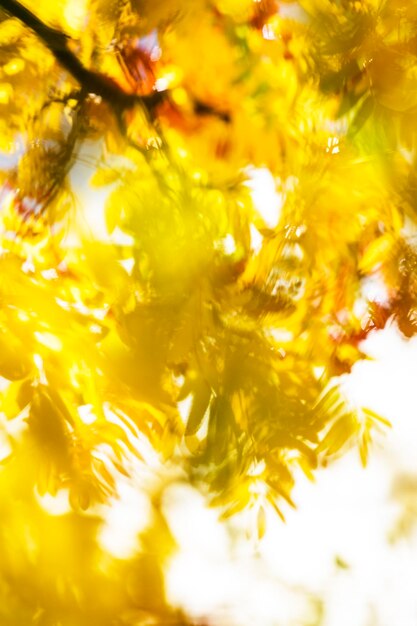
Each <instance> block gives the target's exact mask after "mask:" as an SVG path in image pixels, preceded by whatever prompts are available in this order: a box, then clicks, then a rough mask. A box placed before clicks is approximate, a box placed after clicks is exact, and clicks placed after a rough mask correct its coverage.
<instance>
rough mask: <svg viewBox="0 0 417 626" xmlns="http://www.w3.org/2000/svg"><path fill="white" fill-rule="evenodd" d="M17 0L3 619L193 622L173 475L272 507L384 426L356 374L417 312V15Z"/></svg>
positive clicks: (232, 4)
mask: <svg viewBox="0 0 417 626" xmlns="http://www.w3.org/2000/svg"><path fill="white" fill-rule="evenodd" d="M0 11H1V12H0V72H1V75H0V142H1V143H0V145H1V155H0V165H1V171H0V177H1V178H0V182H1V196H0V197H1V216H0V229H1V235H0V237H1V239H0V243H1V256H0V272H1V280H0V303H1V308H0V375H1V399H0V403H1V405H0V408H1V420H2V429H1V440H2V458H3V465H2V467H1V471H0V484H1V487H0V489H1V494H2V496H1V504H0V509H1V511H0V513H1V519H2V524H1V527H0V545H1V554H2V558H1V563H0V572H1V576H0V598H1V602H0V616H1V621H2V624H5V625H13V626H14V625H16V626H17V625H19V626H20V625H21V624H23V623H30V622H31V620H33V621H34V623H35V624H39V625H42V626H43V625H45V626H46V625H50V626H55V625H56V626H57V625H58V624H61V625H65V626H73V625H74V626H75V625H77V626H82V625H84V624H85V625H86V626H87V625H89V626H90V625H94V624H97V625H98V626H106V625H109V626H110V625H112V626H114V625H116V624H117V625H126V626H128V625H131V624H142V623H149V621H146V620H149V616H151V617H152V619H154V622H153V623H163V622H164V621H167V620H168V619H177V620H178V623H180V620H182V619H183V620H185V618H184V617H181V616H178V615H177V616H176V617H173V612H172V609H170V608H169V607H168V606H167V603H166V601H165V599H164V582H163V564H164V562H165V559H166V558H167V557H168V555H169V553H170V550H172V549H173V545H172V537H171V536H170V532H169V528H168V526H167V524H166V522H165V520H164V514H163V505H162V502H163V490H164V485H165V484H166V483H167V481H168V482H169V480H177V479H178V480H186V481H188V482H189V483H190V484H192V485H195V486H196V487H197V488H199V489H201V490H202V491H203V493H205V494H206V495H207V497H208V498H209V499H210V501H211V503H212V504H213V505H215V506H217V507H218V510H219V513H221V514H222V515H224V516H228V515H231V514H233V513H235V512H237V511H239V510H241V509H243V508H245V507H253V508H254V509H255V510H258V511H259V515H258V519H259V520H260V526H262V511H263V510H264V507H267V506H272V507H274V508H275V509H276V511H277V513H278V514H280V515H282V504H283V503H284V502H285V501H286V502H287V503H289V504H292V499H291V490H292V487H293V482H294V470H295V468H297V467H298V468H301V469H302V470H303V471H304V472H305V473H306V474H307V475H308V476H311V475H312V473H313V472H314V470H315V468H316V467H317V466H318V465H325V464H326V462H327V460H328V459H329V458H332V457H333V456H335V455H338V454H339V453H340V452H342V451H343V450H345V449H347V448H348V447H350V446H351V445H352V444H355V445H357V446H358V448H359V452H360V457H361V459H362V462H363V464H365V463H366V459H367V455H368V446H369V443H370V441H371V438H372V436H373V434H374V432H375V431H376V430H378V429H380V428H381V427H382V426H383V425H384V424H385V421H384V419H383V418H381V417H379V416H377V415H375V414H374V413H372V412H371V411H370V410H368V409H367V408H366V407H352V406H350V405H349V404H348V403H347V401H346V399H345V398H344V396H343V393H342V390H341V389H340V385H339V380H340V379H339V378H338V377H339V376H340V375H341V374H344V373H347V372H349V371H350V369H351V367H352V366H353V364H354V363H355V362H357V361H358V360H359V359H361V358H363V354H362V352H361V347H360V346H361V342H362V341H363V340H364V339H365V338H366V336H367V334H368V333H369V332H370V331H373V330H375V329H380V328H383V327H384V325H385V324H386V323H387V321H388V320H390V321H392V320H395V322H396V323H397V324H398V326H399V328H400V329H401V331H402V332H403V334H404V335H405V336H407V337H410V336H411V335H413V334H414V333H415V332H416V330H417V315H416V311H417V308H416V306H417V300H416V298H417V275H416V269H417V255H416V250H415V246H414V233H415V224H416V217H415V216H416V202H415V186H416V166H415V156H416V155H415V140H416V131H415V128H416V124H415V121H416V118H415V116H416V115H417V88H416V84H415V83H416V80H417V79H416V71H415V68H416V55H417V9H416V6H415V3H414V2H412V1H411V0H410V1H407V0H391V1H389V2H387V1H385V0H361V1H357V0H356V1H353V0H337V1H331V0H300V2H299V3H289V4H288V3H284V2H278V1H275V0H195V1H194V2H188V1H186V0H153V1H152V2H151V1H150V0H126V1H125V0H123V1H122V0H56V2H50V1H49V0H38V2H34V1H33V0H28V1H27V2H25V3H20V2H17V1H16V0H0ZM77 168H78V169H77ZM80 168H81V169H82V171H83V172H84V173H85V172H86V171H87V172H88V175H89V176H90V178H91V181H90V182H91V191H90V192H89V193H87V194H86V193H84V194H83V195H82V196H81V195H80V193H79V191H80V183H78V182H77V174H76V172H78V173H79V172H80V171H81V169H80ZM265 185H269V186H270V187H271V186H272V192H271V194H270V197H269V199H268V206H269V205H270V208H271V210H270V211H269V213H267V212H266V211H265V210H264V208H265V207H264V204H265V203H266V199H265V198H266V187H265ZM94 189H95V190H96V192H94ZM97 190H100V197H103V196H105V198H106V199H105V207H104V217H105V225H106V230H107V232H106V234H105V236H103V234H100V235H99V233H98V229H97V228H94V225H93V226H92V222H91V219H90V214H91V213H92V212H93V211H95V210H96V209H95V207H94V206H93V205H94V203H95V202H96V199H95V198H96V195H95V193H96V194H97ZM262 194H263V196H262ZM259 198H260V199H259ZM184 406H185V407H186V410H185V409H184ZM150 475H152V476H153V479H152V480H151V479H149V476H150ZM155 477H157V478H155ZM133 478H134V479H135V481H136V482H135V484H137V485H139V483H140V484H143V486H144V488H146V489H148V490H149V493H151V494H152V495H151V496H150V497H151V509H152V515H151V518H150V520H151V521H150V523H149V526H148V527H147V529H146V530H145V531H144V533H143V535H142V536H141V540H142V548H143V549H142V550H139V551H138V552H137V553H135V554H133V555H132V556H131V558H130V559H126V560H117V559H115V560H111V558H110V557H109V556H106V555H105V554H104V552H103V551H102V550H100V548H99V546H98V544H97V542H96V534H97V532H98V528H99V527H100V524H102V522H103V519H105V516H106V511H108V508H109V507H111V505H112V502H114V500H115V498H117V495H118V489H119V486H120V484H121V483H122V482H123V481H126V480H133ZM148 479H149V480H148ZM141 481H142V482H141ZM138 488H139V487H138ZM44 494H52V495H53V496H57V495H59V494H61V495H62V494H67V495H68V498H69V503H70V507H71V510H70V511H68V512H67V514H66V515H64V516H62V517H53V516H50V515H48V513H47V512H45V510H44V509H43V508H42V502H41V499H42V497H43V496H44ZM261 530H262V529H260V531H261ZM150 555H153V556H150ZM126 581H127V582H126ZM158 620H159V621H158ZM184 623H185V621H184Z"/></svg>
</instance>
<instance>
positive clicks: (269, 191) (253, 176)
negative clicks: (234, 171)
mask: <svg viewBox="0 0 417 626" xmlns="http://www.w3.org/2000/svg"><path fill="white" fill-rule="evenodd" d="M246 173H247V174H248V176H249V180H248V181H247V182H246V185H247V186H248V187H249V189H250V190H251V196H252V200H253V203H254V206H255V209H256V211H257V212H258V213H259V215H260V216H261V217H262V219H263V220H264V222H265V224H266V226H267V227H268V228H275V227H276V226H277V225H278V222H279V218H280V216H281V211H282V207H283V204H284V195H283V193H282V192H280V191H278V189H277V185H276V182H275V179H274V177H273V176H272V174H271V172H270V171H269V170H268V169H267V168H266V167H262V168H255V167H250V168H247V170H246Z"/></svg>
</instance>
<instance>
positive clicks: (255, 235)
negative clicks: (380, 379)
mask: <svg viewBox="0 0 417 626" xmlns="http://www.w3.org/2000/svg"><path fill="white" fill-rule="evenodd" d="M263 240H264V238H263V237H262V235H261V233H260V232H259V230H258V229H257V228H256V226H254V224H251V225H250V247H251V250H252V251H253V252H254V253H255V254H257V253H258V252H259V250H260V249H261V248H262V243H263Z"/></svg>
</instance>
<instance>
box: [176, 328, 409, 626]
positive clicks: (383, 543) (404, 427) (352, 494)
mask: <svg viewBox="0 0 417 626" xmlns="http://www.w3.org/2000/svg"><path fill="white" fill-rule="evenodd" d="M365 349H366V352H367V353H369V354H370V355H372V356H373V357H375V360H373V361H371V360H369V361H365V362H361V363H359V364H357V365H356V366H355V367H354V370H353V373H352V375H351V376H350V377H349V379H347V380H346V388H347V389H349V391H350V392H351V396H352V397H353V398H354V399H357V400H361V401H362V402H364V403H365V404H366V405H367V406H368V407H369V408H372V409H374V410H376V411H380V412H381V413H382V414H384V415H385V416H386V417H387V418H388V419H390V420H391V421H392V423H393V428H392V430H391V431H389V432H388V433H387V434H386V436H385V437H381V438H380V439H379V441H378V442H377V443H376V445H375V446H374V447H373V448H372V451H371V459H370V463H369V466H368V467H367V468H366V469H365V470H364V469H363V468H362V467H361V465H360V462H359V457H358V454H357V453H356V451H352V452H351V453H350V454H348V455H347V456H346V457H344V458H342V459H340V460H338V461H337V462H335V463H334V464H333V465H332V466H330V467H328V468H326V470H324V471H322V472H319V473H318V475H317V480H316V483H314V484H313V483H310V482H308V481H306V480H305V479H304V480H303V478H302V476H300V477H299V481H298V484H297V486H296V489H295V493H294V498H295V501H296V503H297V506H298V508H297V510H295V511H292V510H288V512H287V523H286V524H283V523H282V522H281V521H280V520H279V519H278V518H277V517H276V515H275V514H274V513H273V512H269V513H268V516H267V532H266V535H265V537H264V539H263V540H262V541H261V542H257V540H256V539H255V538H252V539H251V538H249V539H247V538H246V537H245V536H244V534H243V530H242V529H243V525H244V524H243V520H242V519H239V518H236V520H234V521H233V522H232V528H234V531H235V533H236V536H237V540H236V542H235V545H233V543H232V541H231V539H230V537H228V535H227V533H226V529H225V528H224V527H223V526H222V525H221V524H220V523H219V522H217V520H216V515H215V512H214V511H211V510H208V509H206V507H205V505H204V501H203V500H202V498H201V497H200V496H197V495H196V494H194V493H193V492H191V490H190V489H185V488H181V489H180V488H177V490H176V492H175V494H173V497H172V500H171V502H170V506H169V507H168V511H169V518H170V520H171V524H172V528H173V530H174V533H175V535H176V538H177V540H178V542H179V544H180V546H181V551H180V553H179V554H178V555H177V557H176V558H175V559H174V561H173V563H172V565H171V569H170V571H169V572H168V582H169V585H168V589H169V596H170V598H171V601H172V602H173V603H174V604H178V605H179V606H181V607H183V608H185V609H186V610H187V611H188V612H190V613H191V614H192V615H194V616H195V617H196V618H202V617H204V616H210V619H211V622H210V623H212V624H214V625H216V624H217V625H220V624H221V625H223V624H228V626H232V625H233V624H236V626H252V625H253V624H257V625H259V626H276V625H277V624H280V625H283V626H289V625H291V626H293V625H294V626H295V625H297V626H301V625H303V624H306V625H307V624H312V623H315V622H313V621H312V619H313V618H314V615H318V614H319V613H320V611H322V622H320V625H321V626H372V625H374V626H393V625H401V626H415V625H416V624H417V595H416V594H415V588H414V584H415V581H416V580H417V534H416V533H415V532H411V533H410V535H409V536H408V537H405V538H399V539H398V540H397V541H396V542H394V543H390V542H389V537H390V536H392V535H393V533H394V531H395V529H396V527H398V524H399V520H400V518H401V513H402V507H401V502H400V501H398V499H397V500H395V499H394V497H393V494H394V491H395V490H396V491H397V492H398V491H400V490H401V489H402V490H403V491H404V493H403V494H402V498H403V501H405V500H406V499H407V498H408V499H410V500H411V503H412V502H413V499H414V501H415V504H414V509H415V510H416V509H417V486H416V484H414V485H413V483H412V481H410V480H408V481H407V482H405V481H403V486H402V487H400V488H399V487H398V485H400V484H401V476H403V475H405V474H409V475H414V477H415V479H414V480H415V483H417V463H416V452H415V442H416V441H417V419H416V416H415V415H414V413H415V406H416V403H415V393H414V385H413V379H414V375H415V372H416V371H417V340H413V341H404V340H403V339H402V338H401V336H400V335H399V333H398V331H397V330H396V329H395V327H391V328H388V329H387V330H386V331H383V332H379V333H378V334H375V335H374V336H372V337H371V338H370V339H369V340H368V341H367V343H366V345H365ZM413 487H414V493H413ZM409 506H410V505H409ZM247 521H249V520H245V522H247ZM416 521H417V517H416ZM336 559H339V562H340V563H341V564H342V567H340V565H338V564H337V561H336Z"/></svg>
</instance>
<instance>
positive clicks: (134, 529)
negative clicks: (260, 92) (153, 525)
mask: <svg viewBox="0 0 417 626" xmlns="http://www.w3.org/2000/svg"><path fill="white" fill-rule="evenodd" d="M117 490H118V493H119V496H120V497H119V499H117V500H116V499H114V500H113V501H111V502H110V506H109V507H108V511H107V514H106V518H105V521H104V523H103V525H102V528H101V530H100V532H99V535H98V541H99V543H100V545H101V547H102V548H103V549H104V550H106V551H107V552H108V553H109V554H111V555H112V556H115V557H116V558H120V559H128V558H130V557H132V556H133V555H134V554H135V552H137V551H138V550H139V549H140V541H139V533H140V532H142V531H144V530H145V529H146V527H147V526H148V525H149V523H150V522H151V515H152V508H151V504H150V501H149V498H148V496H147V495H146V494H145V493H143V492H141V491H140V490H139V489H138V487H137V485H131V484H129V483H128V482H127V481H121V482H120V484H119V485H118V489H117Z"/></svg>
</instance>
